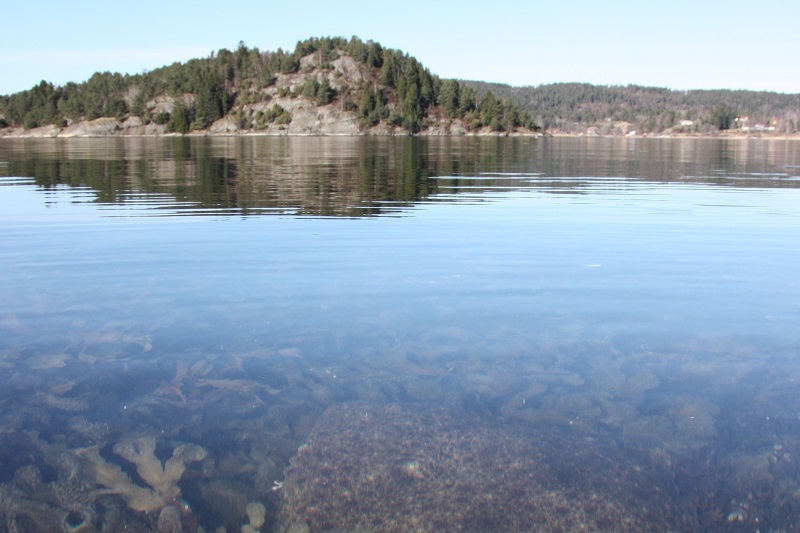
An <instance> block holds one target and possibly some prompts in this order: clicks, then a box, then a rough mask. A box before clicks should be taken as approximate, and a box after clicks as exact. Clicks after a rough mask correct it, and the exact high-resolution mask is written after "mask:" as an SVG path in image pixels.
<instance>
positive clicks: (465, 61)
mask: <svg viewBox="0 0 800 533" xmlns="http://www.w3.org/2000/svg"><path fill="white" fill-rule="evenodd" d="M2 20H3V24H2V39H0V94H10V93H13V92H16V91H20V90H24V89H28V88H30V87H32V86H33V85H34V84H36V83H38V82H39V81H40V80H42V79H44V80H47V81H51V82H53V83H55V84H57V85H61V84H64V83H66V82H67V81H78V82H80V81H84V80H86V79H87V78H88V77H89V76H90V75H91V74H92V73H93V72H95V71H98V70H99V71H103V70H109V71H114V72H123V73H136V72H142V71H143V70H149V69H153V68H157V67H159V66H162V65H165V64H169V63H172V62H174V61H185V60H187V59H191V58H194V57H205V56H207V55H208V54H209V53H210V52H211V51H212V50H217V49H219V48H228V49H235V48H236V46H237V45H238V43H239V42H240V41H244V42H245V43H246V44H247V45H248V46H250V47H258V48H259V49H261V50H275V49H277V48H278V47H282V48H284V49H290V50H293V49H294V45H295V44H296V42H297V41H298V40H302V39H305V38H308V37H322V36H343V37H350V36H352V35H357V36H359V37H360V38H362V39H363V40H369V39H371V40H374V41H377V42H379V43H381V44H382V45H383V46H384V47H388V48H398V49H400V50H403V51H404V52H407V53H409V54H411V55H413V56H414V57H416V58H417V59H418V60H420V62H422V64H423V65H425V66H426V67H428V68H429V69H430V70H431V72H432V73H434V74H438V75H439V76H441V77H445V78H449V77H453V78H461V79H475V80H486V81H496V82H501V83H508V84H511V85H539V84H543V83H553V82H561V81H575V82H590V83H595V84H604V85H626V84H629V83H635V84H639V85H647V86H659V87H670V88H673V89H716V88H731V89H758V90H772V91H779V92H790V93H800V73H798V64H800V61H798V59H800V57H798V56H800V31H798V30H797V22H798V21H800V2H799V1H797V0H784V1H778V0H762V1H761V2H757V1H755V0H747V1H743V0H727V1H721V0H661V1H658V0H636V1H629V0H622V1H615V0H607V1H605V2H604V1H601V0H592V1H584V0H547V1H539V0H527V1H522V0H520V1H517V0H495V1H491V2H475V1H470V0H461V1H450V0H425V1H420V0H400V1H393V2H382V1H377V0H371V1H363V0H324V1H319V0H281V1H273V0H267V1H255V0H233V1H220V0H215V1H213V2H207V1H204V0H193V1H185V0H177V1H172V0H160V1H153V0H139V1H137V2H127V1H125V0H121V1H119V2H108V0H104V1H102V2H101V1H98V0H74V1H64V0H58V1H53V0H43V1H40V2H33V1H31V0H27V1H18V0H8V1H7V2H5V5H4V7H3V10H2Z"/></svg>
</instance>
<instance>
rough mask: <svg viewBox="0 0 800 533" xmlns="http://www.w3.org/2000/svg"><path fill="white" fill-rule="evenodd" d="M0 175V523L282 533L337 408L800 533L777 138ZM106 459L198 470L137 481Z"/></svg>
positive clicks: (188, 152)
mask: <svg viewBox="0 0 800 533" xmlns="http://www.w3.org/2000/svg"><path fill="white" fill-rule="evenodd" d="M0 176H5V177H2V178H0V298H1V299H2V309H0V330H1V331H2V335H1V336H0V376H2V382H3V383H4V387H3V389H2V391H0V407H2V411H1V412H0V440H2V441H3V444H2V446H0V450H2V451H0V454H2V456H1V457H0V484H2V493H0V496H2V498H0V502H2V503H3V509H2V513H3V518H4V519H5V520H6V524H8V527H12V525H13V526H14V527H17V528H18V529H20V530H35V529H37V528H39V529H41V528H48V527H51V526H52V524H56V523H58V524H61V525H60V526H59V527H67V526H68V527H74V526H76V525H81V524H83V526H84V527H86V528H87V530H93V529H100V528H101V527H109V526H113V527H122V526H123V525H124V526H125V527H128V528H132V529H134V530H136V528H141V529H143V530H145V529H147V528H153V527H156V522H157V520H158V517H159V515H164V516H165V518H164V520H165V521H166V520H168V518H169V516H171V515H170V512H171V511H170V512H164V511H163V509H165V508H169V509H176V508H177V512H176V513H174V514H180V516H181V519H182V521H183V527H184V529H188V530H198V529H203V530H206V531H210V530H214V529H215V528H216V527H219V526H222V525H225V526H226V527H227V528H228V529H229V530H238V528H239V527H240V526H242V525H244V524H246V523H247V519H246V516H245V512H244V507H245V506H246V504H247V503H248V502H250V501H258V502H262V503H263V504H264V505H266V508H267V517H268V518H267V524H266V525H265V526H264V527H265V528H266V529H269V528H274V529H280V528H286V527H289V524H288V522H287V521H288V520H289V518H285V516H288V515H291V520H292V521H294V522H297V521H298V519H297V516H298V512H299V511H298V512H295V511H296V509H294V508H293V507H292V498H294V497H296V496H297V494H299V492H298V491H302V487H300V488H297V487H296V486H294V485H293V488H292V492H291V493H289V492H287V493H286V494H287V495H286V496H284V493H283V492H282V489H278V490H272V489H273V488H277V487H279V486H280V484H281V483H282V481H283V479H284V475H285V472H286V468H287V466H288V465H289V461H290V458H291V457H292V456H294V455H295V453H296V450H297V449H298V447H299V446H301V445H303V443H304V442H305V441H306V440H307V439H308V438H309V434H310V433H312V432H313V431H314V430H313V428H314V427H315V424H316V422H317V420H318V419H319V418H320V417H321V416H324V415H323V413H324V412H325V410H326V409H327V408H329V407H331V406H336V405H341V404H345V403H348V402H366V403H365V405H366V404H369V405H384V404H403V405H415V406H420V408H423V407H426V406H430V405H436V406H445V407H446V408H447V409H448V412H452V413H458V415H459V416H468V417H474V420H475V421H476V422H475V424H477V425H479V424H480V423H483V422H479V421H486V420H491V423H492V424H495V423H499V424H510V425H512V426H514V427H517V426H518V425H521V426H522V427H525V428H540V427H541V428H548V427H553V428H559V431H564V430H566V434H565V435H566V436H565V437H564V438H565V439H568V440H569V439H572V438H573V437H574V438H575V439H585V438H587V436H591V438H593V439H598V440H602V441H603V442H606V441H607V442H609V443H612V444H613V445H614V446H619V447H621V449H623V450H626V451H627V452H629V453H641V454H644V455H643V456H644V457H647V458H649V459H648V460H652V461H653V464H654V465H656V466H657V467H658V468H662V469H666V470H667V471H668V473H667V474H665V476H667V477H669V478H670V479H671V481H670V486H671V487H672V488H674V490H675V491H676V494H677V495H678V496H679V497H680V498H682V499H683V500H685V501H691V502H694V504H693V510H692V511H691V512H693V513H696V517H695V518H696V523H697V524H698V525H699V527H704V528H707V529H717V528H720V529H725V528H743V529H742V530H751V529H752V528H754V527H762V528H766V529H770V528H772V529H792V528H793V527H794V526H796V524H797V519H796V516H797V513H798V512H800V496H798V495H800V475H799V474H800V464H798V463H797V462H798V461H800V394H798V392H797V383H798V380H800V361H798V354H800V303H798V302H800V281H798V278H797V275H796V272H797V264H798V262H799V260H800V145H798V144H797V143H793V142H788V141H787V142H783V141H766V140H758V139H757V140H747V141H743V140H736V141H725V140H697V139H665V140H658V139H353V138H291V139H273V138H213V139H209V138H197V139H113V140H105V139H81V140H36V141H34V140H30V141H17V140H7V139H3V140H0ZM321 427H325V426H324V425H322V426H321ZM570 435H572V436H573V437H571V436H570ZM340 437H341V438H347V436H346V435H342V436H340ZM361 437H363V435H361V436H359V438H361ZM316 438H322V437H321V436H317V437H316ZM141 439H150V440H154V441H155V446H156V449H155V456H156V457H155V458H154V457H153V456H152V454H149V452H146V451H143V449H144V448H146V446H145V445H144V444H142V442H143V441H142V440H141ZM150 440H149V441H148V442H150ZM358 442H361V441H358ZM123 445H127V446H128V448H130V447H131V446H133V447H134V448H135V449H137V450H138V452H140V453H139V454H138V455H135V456H134V459H138V460H139V462H141V463H143V464H146V465H149V466H152V465H153V464H154V461H156V462H155V464H158V465H159V467H160V466H161V465H162V464H164V462H165V461H166V460H167V458H169V457H170V456H171V454H172V452H173V449H175V448H176V447H178V446H180V445H194V446H199V447H202V450H203V454H201V455H204V457H203V458H202V459H197V460H191V461H190V460H187V461H185V463H186V464H185V467H186V472H185V473H183V474H182V475H179V476H178V477H177V478H176V479H161V484H160V485H159V484H158V483H157V482H155V481H153V480H151V479H148V478H147V476H143V475H142V472H141V471H137V469H136V467H134V464H135V463H136V460H131V456H130V454H128V455H127V456H126V455H125V453H124V452H123V451H121V448H120V447H122V446H123ZM362 445H363V443H362ZM143 447H144V448H143ZM140 448H141V449H140ZM21 450H28V451H27V452H25V453H22V452H21ZM31 450H33V451H31ZM87 450H89V451H87ZM91 450H96V451H97V452H98V453H94V452H92V451H91ZM64 457H67V458H70V459H69V460H65V459H64ZM148 461H149V462H148ZM409 464H412V463H409ZM71 465H72V466H71ZM590 467H591V465H588V464H587V468H590ZM115 469H116V470H115ZM120 469H121V470H120ZM117 470H120V471H121V472H122V474H121V475H117V476H116V477H114V476H111V477H114V480H113V481H109V479H108V477H109V474H108V472H110V471H114V472H116V471H117ZM37 472H38V478H37ZM102 473H105V474H106V477H105V478H103V479H104V481H101V480H100V478H101V477H102V476H101V475H100V474H102ZM412 473H413V474H414V475H416V470H415V471H414V472H412ZM126 476H127V484H126V481H125V479H124V478H126ZM161 476H162V478H163V476H167V474H164V472H162V473H161ZM167 477H169V476H167ZM31 479H34V481H31ZM36 479H38V481H36ZM289 481H290V480H289ZM132 486H133V487H134V488H131V487H132ZM101 489H102V490H101ZM136 489H139V492H137V490H136ZM176 490H177V493H176ZM141 491H149V493H148V494H149V495H150V496H153V497H154V498H155V503H153V504H152V505H150V506H149V507H148V508H147V509H146V510H144V509H142V507H143V506H144V504H141V502H140V501H139V500H137V499H136V495H135V494H134V493H136V494H138V495H139V496H141V494H140V493H141ZM65 494H69V497H66V496H64V495H65ZM220 502H224V503H220ZM397 505H400V504H399V503H398V504H397ZM403 505H412V506H413V503H412V504H409V503H408V502H405V503H404V504H403ZM575 505H576V506H578V505H580V503H579V502H576V503H575ZM285 507H288V508H290V509H291V512H289V513H288V515H287V512H286V511H285V509H284V508H285ZM282 509H283V510H282ZM330 512H331V513H333V512H335V511H334V510H331V511H330ZM281 513H283V515H282V514H281ZM282 516H284V518H282ZM343 520H344V518H343ZM509 520H510V519H509ZM308 522H309V523H308V524H307V525H309V526H310V527H311V528H312V530H315V523H314V521H313V519H311V518H309V519H308ZM334 523H335V520H334ZM20 524H21V525H20ZM64 524H66V526H65V525H64ZM509 524H518V523H517V522H513V521H509V522H508V523H506V524H505V525H504V524H503V523H498V524H496V525H497V528H499V529H508V528H509V527H511V528H512V529H513V528H515V527H518V528H521V529H525V526H524V525H519V524H518V525H517V526H510V525H509ZM295 525H297V524H296V523H295ZM439 525H440V526H441V525H442V524H439ZM451 525H453V526H454V527H453V529H458V528H460V526H458V525H457V524H451ZM653 525H654V528H655V529H659V527H658V526H659V524H653ZM484 526H485V525H484ZM326 527H330V524H328V525H327V526H326ZM338 527H342V528H345V529H347V528H350V529H352V528H353V524H352V523H350V522H345V521H343V522H340V523H338ZM375 527H376V528H377V529H379V530H381V529H383V530H386V529H391V528H390V527H388V526H387V525H386V524H383V526H380V527H377V526H375ZM398 527H400V526H398ZM444 527H447V522H444ZM554 527H555V526H554ZM569 527H576V526H575V524H572V525H570V526H569ZM26 528H27V529H26ZM748 528H749V529H748ZM317 529H319V527H318V528H317ZM423 529H424V527H423ZM467 529H469V528H467Z"/></svg>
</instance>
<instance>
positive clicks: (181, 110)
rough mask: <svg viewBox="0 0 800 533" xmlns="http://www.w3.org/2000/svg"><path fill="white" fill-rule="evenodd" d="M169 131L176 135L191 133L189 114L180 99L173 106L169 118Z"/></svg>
mask: <svg viewBox="0 0 800 533" xmlns="http://www.w3.org/2000/svg"><path fill="white" fill-rule="evenodd" d="M167 131H170V132H174V133H186V132H187V131H189V112H188V111H187V109H186V107H185V106H184V105H183V102H181V100H180V99H176V100H175V101H174V102H173V104H172V113H170V116H169V123H168V124H167Z"/></svg>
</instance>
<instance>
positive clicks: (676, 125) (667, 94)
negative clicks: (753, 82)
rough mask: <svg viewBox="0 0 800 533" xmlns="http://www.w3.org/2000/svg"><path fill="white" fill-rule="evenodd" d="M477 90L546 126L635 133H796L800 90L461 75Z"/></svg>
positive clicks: (573, 130) (571, 130)
mask: <svg viewBox="0 0 800 533" xmlns="http://www.w3.org/2000/svg"><path fill="white" fill-rule="evenodd" d="M461 85H463V86H466V87H471V88H473V89H475V90H477V91H478V93H479V95H481V94H485V93H486V92H488V91H491V92H492V94H493V95H494V96H496V97H501V98H505V99H508V100H510V101H512V102H514V103H515V104H517V105H518V106H519V107H520V109H522V110H524V111H527V112H529V113H530V114H531V116H532V117H533V119H534V120H535V121H536V123H537V124H539V125H540V126H542V127H543V128H544V129H546V130H547V131H550V132H554V131H561V132H565V133H597V134H600V135H614V134H616V135H620V134H626V133H630V132H633V131H637V132H639V133H667V134H669V133H705V134H708V133H719V132H721V131H739V132H750V133H753V132H763V133H770V132H771V133H776V134H781V133H783V134H785V133H797V132H798V130H800V95H798V94H781V93H774V92H766V91H744V90H692V91H674V90H670V89H663V88H656V87H641V86H637V85H628V86H604V85H590V84H588V83H554V84H548V85H540V86H536V87H512V86H509V85H503V84H498V83H486V82H479V81H461Z"/></svg>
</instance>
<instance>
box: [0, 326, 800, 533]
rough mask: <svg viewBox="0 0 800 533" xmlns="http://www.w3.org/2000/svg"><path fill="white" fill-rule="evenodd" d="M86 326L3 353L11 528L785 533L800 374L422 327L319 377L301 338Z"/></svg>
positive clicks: (311, 336) (759, 362)
mask: <svg viewBox="0 0 800 533" xmlns="http://www.w3.org/2000/svg"><path fill="white" fill-rule="evenodd" d="M363 327H364V328H365V329H368V330H369V331H370V332H374V331H375V328H376V324H375V322H374V321H372V322H365V324H364V326H363ZM382 327H384V328H387V329H391V328H392V327H393V326H392V323H391V320H388V322H387V323H386V324H385V325H383V326H382ZM87 330H91V328H90V327H89V326H86V325H82V326H80V327H79V328H76V329H75V331H73V333H72V334H71V335H70V336H69V338H67V339H61V338H57V337H54V338H41V337H37V336H35V335H32V336H31V338H30V339H29V340H28V341H27V342H18V343H17V345H16V346H15V347H11V348H5V349H4V350H3V351H2V352H0V374H2V376H0V377H2V379H3V382H4V383H5V384H6V387H5V388H4V389H3V391H2V392H0V407H2V410H1V411H0V529H2V530H8V531H13V532H34V531H65V532H90V531H118V530H127V531H160V532H178V531H186V532H195V531H197V532H201V531H202V532H208V531H215V532H216V531H223V530H224V531H245V532H248V533H251V532H253V531H292V532H295V533H296V532H300V531H310V532H317V531H328V530H364V531H407V530H420V531H433V530H450V531H479V530H498V529H499V530H506V531H528V530H531V529H540V530H554V531H558V530H562V531H569V530H576V529H585V530H596V531H615V530H616V531H626V530H627V531H630V530H664V531H689V530H708V531H726V530H733V531H739V530H741V531H750V530H754V529H761V530H762V531H770V530H772V531H790V530H793V529H795V528H796V527H797V526H798V524H797V519H796V517H798V516H800V481H799V480H800V420H798V417H797V413H798V412H800V400H799V399H798V398H797V394H796V383H797V382H798V379H800V375H798V374H797V372H796V370H794V366H793V365H792V364H791V360H788V361H786V362H781V361H780V360H777V359H768V358H767V357H765V356H762V355H760V354H759V352H758V350H757V349H756V348H755V347H748V346H746V345H741V344H736V343H731V342H727V341H724V340H721V339H702V338H698V339H694V340H692V341H690V342H686V343H682V344H680V345H674V346H666V347H664V346H662V347H651V348H642V347H636V346H627V345H624V344H616V345H615V344H610V343H608V344H607V343H581V342H577V341H570V340H569V339H562V340H561V341H557V340H555V339H547V338H542V337H540V338H539V339H538V340H534V339H523V338H522V337H521V336H520V334H519V333H518V332H513V331H508V330H505V329H504V330H498V331H496V332H494V333H492V334H490V335H488V336H486V337H485V338H481V337H479V336H477V335H475V334H474V333H473V332H470V331H468V330H462V329H459V328H430V329H429V330H427V331H425V332H424V333H423V334H422V335H421V336H420V337H419V338H418V339H413V338H406V339H404V338H403V337H402V335H398V334H395V332H391V333H392V335H389V334H386V335H385V337H386V338H390V337H391V338H393V339H399V340H397V341H394V342H391V343H387V344H386V345H380V343H377V350H379V354H380V355H379V356H375V352H374V351H363V352H361V351H358V350H353V352H352V353H353V355H351V356H349V357H340V358H335V359H330V358H325V357H320V355H319V354H318V353H317V352H316V351H314V349H312V348H310V347H314V346H319V345H322V344H325V343H327V342H328V339H326V338H324V335H323V336H321V335H320V333H318V332H313V331H309V332H307V333H298V332H293V334H292V335H291V336H287V337H286V338H285V339H283V340H280V341H279V342H277V343H276V345H275V346H274V347H270V348H263V347H259V348H256V349H254V348H253V347H252V346H251V345H248V344H247V343H243V344H242V345H237V344H236V343H235V342H232V343H231V344H230V345H229V346H227V347H226V350H225V351H219V350H215V349H214V348H213V347H210V346H203V345H201V344H197V345H194V346H191V347H190V348H187V349H185V350H184V351H183V352H180V353H176V351H175V350H174V349H172V348H171V347H162V346H161V345H160V343H159V339H161V338H162V335H160V334H159V330H153V331H148V332H145V333H138V332H135V331H133V330H129V329H128V328H126V327H125V326H124V324H116V325H103V326H102V327H100V328H99V329H98V330H97V331H94V332H92V331H87ZM365 334H366V333H365ZM371 334H373V335H374V333H371ZM487 353H491V354H492V356H491V357H487V356H486V355H485V354H487ZM498 358H501V359H502V361H503V364H495V362H496V361H497V360H498ZM720 368H725V369H726V370H725V372H723V373H720V371H719V369H720ZM765 384H766V385H765ZM701 385H702V386H701Z"/></svg>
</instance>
